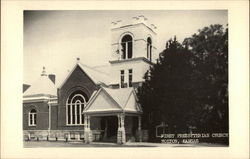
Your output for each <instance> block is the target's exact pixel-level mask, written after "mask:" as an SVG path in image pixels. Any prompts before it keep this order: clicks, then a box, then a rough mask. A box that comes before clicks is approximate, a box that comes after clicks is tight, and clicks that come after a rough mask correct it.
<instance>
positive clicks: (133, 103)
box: [124, 92, 141, 112]
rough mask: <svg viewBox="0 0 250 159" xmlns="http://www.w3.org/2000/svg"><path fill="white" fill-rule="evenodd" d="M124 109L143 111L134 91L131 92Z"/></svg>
mask: <svg viewBox="0 0 250 159" xmlns="http://www.w3.org/2000/svg"><path fill="white" fill-rule="evenodd" d="M124 110H125V111H135V112H138V111H139V112H140V111H141V110H140V108H139V107H138V104H137V101H136V98H135V95H134V93H133V92H132V93H131V95H130V97H129V99H128V102H127V104H126V105H125V107H124Z"/></svg>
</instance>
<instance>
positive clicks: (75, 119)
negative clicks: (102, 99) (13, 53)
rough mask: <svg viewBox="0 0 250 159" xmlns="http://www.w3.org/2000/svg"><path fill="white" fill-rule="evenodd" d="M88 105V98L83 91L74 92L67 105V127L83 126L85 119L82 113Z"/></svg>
mask: <svg viewBox="0 0 250 159" xmlns="http://www.w3.org/2000/svg"><path fill="white" fill-rule="evenodd" d="M86 103H87V96H86V94H85V93H83V92H82V91H80V90H79V91H75V92H73V93H72V94H71V95H70V96H69V97H68V99H67V103H66V123H67V125H82V124H84V117H83V114H82V111H83V109H84V107H85V106H86Z"/></svg>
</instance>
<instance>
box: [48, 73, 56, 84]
mask: <svg viewBox="0 0 250 159" xmlns="http://www.w3.org/2000/svg"><path fill="white" fill-rule="evenodd" d="M49 79H50V80H51V81H52V82H53V83H54V84H56V75H54V74H49Z"/></svg>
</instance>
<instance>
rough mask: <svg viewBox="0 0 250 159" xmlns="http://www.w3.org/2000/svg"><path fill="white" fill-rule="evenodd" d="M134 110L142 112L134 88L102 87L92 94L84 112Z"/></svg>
mask: <svg viewBox="0 0 250 159" xmlns="http://www.w3.org/2000/svg"><path fill="white" fill-rule="evenodd" d="M114 111H119V112H133V113H141V112H142V110H141V108H140V106H139V105H138V104H137V101H136V95H135V93H134V89H133V88H123V89H112V88H105V87H101V88H100V89H99V90H98V91H97V92H96V93H95V94H94V95H92V96H91V98H90V100H89V102H88V103H87V107H86V108H85V109H84V111H83V113H91V112H95V113H98V112H107V113H108V112H114Z"/></svg>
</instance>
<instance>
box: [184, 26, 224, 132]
mask: <svg viewBox="0 0 250 159" xmlns="http://www.w3.org/2000/svg"><path fill="white" fill-rule="evenodd" d="M183 45H185V46H186V47H188V48H189V49H190V51H191V52H192V54H193V55H194V57H195V58H194V59H195V60H194V64H195V67H194V71H193V77H194V81H195V85H194V86H195V88H194V90H195V91H194V93H195V96H196V98H195V101H196V107H197V109H196V110H197V111H196V113H197V114H199V119H200V121H199V122H198V123H199V124H198V125H197V128H198V129H199V130H200V131H210V132H211V131H219V132H228V29H227V28H226V29H225V30H224V29H223V26H222V25H218V24H217V25H210V26H209V27H205V28H203V29H202V30H199V31H198V34H194V35H193V36H192V37H190V38H186V39H185V40H184V42H183Z"/></svg>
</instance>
